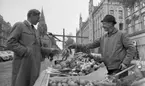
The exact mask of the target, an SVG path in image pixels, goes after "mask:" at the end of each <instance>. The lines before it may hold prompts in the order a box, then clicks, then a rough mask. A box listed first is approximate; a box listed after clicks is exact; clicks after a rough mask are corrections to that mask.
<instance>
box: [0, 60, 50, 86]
mask: <svg viewBox="0 0 145 86" xmlns="http://www.w3.org/2000/svg"><path fill="white" fill-rule="evenodd" d="M49 63H50V62H49V60H48V59H45V60H44V61H43V62H42V63H41V71H43V70H45V69H46V68H47V66H49V65H50V64H49ZM11 73H12V61H7V62H1V63H0V86H11Z"/></svg>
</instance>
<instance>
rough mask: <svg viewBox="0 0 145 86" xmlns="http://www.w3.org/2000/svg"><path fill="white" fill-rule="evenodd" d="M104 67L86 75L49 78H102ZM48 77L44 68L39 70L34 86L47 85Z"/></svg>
mask: <svg viewBox="0 0 145 86" xmlns="http://www.w3.org/2000/svg"><path fill="white" fill-rule="evenodd" d="M106 73H107V70H106V67H102V68H99V69H98V70H97V71H94V72H93V73H91V74H89V75H86V76H70V77H52V78H51V79H63V78H72V79H78V78H79V79H83V80H92V81H93V80H98V81H99V80H103V79H105V78H106ZM49 79H50V74H49V73H48V72H47V71H46V70H44V71H42V72H41V74H40V76H39V77H38V79H37V80H36V82H35V84H34V86H48V82H49Z"/></svg>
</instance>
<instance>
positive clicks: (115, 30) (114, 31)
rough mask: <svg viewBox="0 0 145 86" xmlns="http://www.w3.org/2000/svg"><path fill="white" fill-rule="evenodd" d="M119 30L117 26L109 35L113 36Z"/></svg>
mask: <svg viewBox="0 0 145 86" xmlns="http://www.w3.org/2000/svg"><path fill="white" fill-rule="evenodd" d="M117 31H118V30H117V29H116V28H114V29H113V31H112V32H111V33H107V36H112V35H113V34H115V33H116V32H117Z"/></svg>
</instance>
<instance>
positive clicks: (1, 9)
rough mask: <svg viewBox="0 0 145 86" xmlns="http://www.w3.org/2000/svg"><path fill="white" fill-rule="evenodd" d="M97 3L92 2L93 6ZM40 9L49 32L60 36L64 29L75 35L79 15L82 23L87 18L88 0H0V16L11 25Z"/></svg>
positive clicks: (97, 0)
mask: <svg viewBox="0 0 145 86" xmlns="http://www.w3.org/2000/svg"><path fill="white" fill-rule="evenodd" d="M99 1H100V0H94V5H97V3H98V2H99ZM42 7H43V11H44V16H45V20H46V24H47V27H48V31H49V32H52V33H54V34H62V33H63V28H65V32H66V34H69V33H70V32H71V33H72V34H73V35H75V34H76V28H78V27H79V17H80V14H81V15H82V18H83V21H86V19H87V18H88V8H89V0H0V15H2V16H3V18H4V20H5V21H6V22H10V23H11V25H13V24H14V23H15V22H18V21H24V20H25V19H26V15H27V12H28V10H30V9H34V8H35V9H38V10H40V11H41V9H42ZM60 39H61V38H60ZM59 45H60V43H59ZM60 47H61V46H60Z"/></svg>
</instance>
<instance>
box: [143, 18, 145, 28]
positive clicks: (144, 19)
mask: <svg viewBox="0 0 145 86" xmlns="http://www.w3.org/2000/svg"><path fill="white" fill-rule="evenodd" d="M143 19H144V21H143V22H144V27H145V16H144V17H143Z"/></svg>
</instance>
